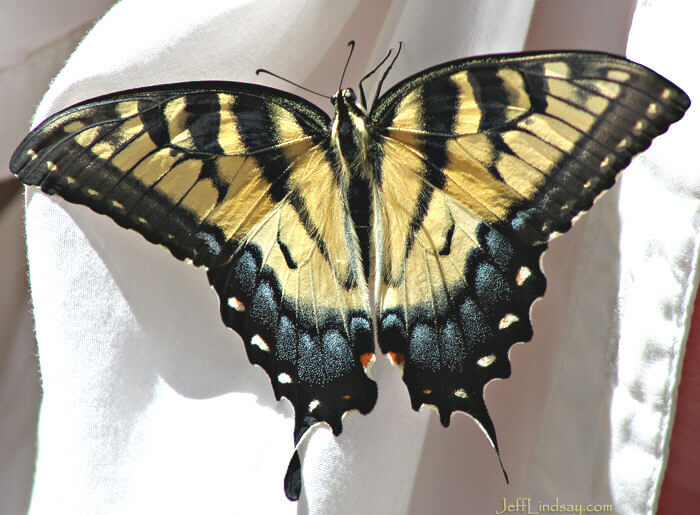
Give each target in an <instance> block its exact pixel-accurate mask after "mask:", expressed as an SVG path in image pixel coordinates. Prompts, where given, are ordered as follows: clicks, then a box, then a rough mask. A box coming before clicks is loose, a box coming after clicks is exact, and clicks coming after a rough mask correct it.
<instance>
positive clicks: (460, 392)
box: [455, 388, 468, 399]
mask: <svg viewBox="0 0 700 515" xmlns="http://www.w3.org/2000/svg"><path fill="white" fill-rule="evenodd" d="M455 397H459V398H460V399H466V398H467V397H468V395H467V392H465V391H464V388H460V389H459V390H455Z"/></svg>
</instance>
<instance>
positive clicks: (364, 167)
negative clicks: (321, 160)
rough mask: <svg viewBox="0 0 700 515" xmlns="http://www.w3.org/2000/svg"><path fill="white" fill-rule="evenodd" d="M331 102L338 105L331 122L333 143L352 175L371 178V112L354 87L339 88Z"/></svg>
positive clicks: (346, 171)
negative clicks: (369, 117) (360, 100)
mask: <svg viewBox="0 0 700 515" xmlns="http://www.w3.org/2000/svg"><path fill="white" fill-rule="evenodd" d="M331 102H333V105H334V106H335V118H334V119H333V123H332V124H331V143H332V145H333V146H334V147H335V150H336V151H337V154H338V159H339V161H340V164H341V166H342V167H343V169H344V171H345V173H346V174H348V175H347V176H346V177H347V178H348V179H351V178H352V177H362V178H363V179H365V180H367V181H369V180H370V179H371V173H370V159H369V156H368V154H369V152H368V150H369V140H370V138H369V133H368V132H367V113H366V112H365V110H364V108H363V107H362V105H360V104H359V103H358V102H357V98H356V96H355V93H354V92H353V90H352V89H350V88H346V89H342V90H339V91H338V92H337V93H336V94H335V95H333V97H331Z"/></svg>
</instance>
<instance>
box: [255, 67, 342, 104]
mask: <svg viewBox="0 0 700 515" xmlns="http://www.w3.org/2000/svg"><path fill="white" fill-rule="evenodd" d="M261 73H267V74H268V75H272V76H273V77H277V78H278V79H280V80H283V81H284V82H288V83H289V84H291V85H292V86H296V87H297V88H301V89H303V90H304V91H308V92H309V93H313V94H314V95H318V96H319V97H323V98H327V99H329V100H330V98H331V97H329V96H328V95H322V94H321V93H318V92H317V91H314V90H312V89H309V88H305V87H304V86H302V85H301V84H297V83H296V82H292V81H291V80H289V79H285V78H284V77H281V76H279V75H277V74H276V73H272V72H271V71H269V70H266V69H264V68H258V69H257V70H255V75H260V74H261Z"/></svg>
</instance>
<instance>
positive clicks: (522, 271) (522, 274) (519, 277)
mask: <svg viewBox="0 0 700 515" xmlns="http://www.w3.org/2000/svg"><path fill="white" fill-rule="evenodd" d="M531 275H532V270H530V269H529V268H528V267H526V266H521V267H520V268H519V269H518V273H517V274H515V284H517V285H518V286H522V285H523V284H524V283H525V281H527V278H528V277H530V276H531Z"/></svg>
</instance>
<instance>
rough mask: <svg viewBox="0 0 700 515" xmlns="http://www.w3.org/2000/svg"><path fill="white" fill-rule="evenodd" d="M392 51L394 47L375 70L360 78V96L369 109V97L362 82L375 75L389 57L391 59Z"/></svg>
mask: <svg viewBox="0 0 700 515" xmlns="http://www.w3.org/2000/svg"><path fill="white" fill-rule="evenodd" d="M391 52H393V49H392V48H390V49H389V52H388V53H387V54H386V56H385V57H384V59H382V61H381V62H380V63H379V64H378V65H377V66H375V67H374V70H372V71H371V72H369V73H368V74H367V75H365V76H364V77H362V78H361V79H360V84H359V86H360V98H361V99H362V105H363V106H364V107H365V109H367V99H366V98H365V90H364V89H363V88H362V83H363V82H364V81H365V79H368V78H369V77H371V76H372V75H374V73H375V72H376V71H377V70H378V69H379V68H380V66H381V65H383V64H384V63H385V62H386V60H387V59H389V56H390V55H391Z"/></svg>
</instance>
